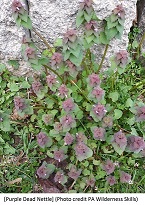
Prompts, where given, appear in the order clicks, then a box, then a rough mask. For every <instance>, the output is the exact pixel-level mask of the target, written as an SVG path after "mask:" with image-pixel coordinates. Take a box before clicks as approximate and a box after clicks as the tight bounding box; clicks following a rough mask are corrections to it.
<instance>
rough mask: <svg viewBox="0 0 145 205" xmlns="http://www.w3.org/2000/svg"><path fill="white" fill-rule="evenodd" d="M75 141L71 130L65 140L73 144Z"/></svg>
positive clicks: (68, 143)
mask: <svg viewBox="0 0 145 205" xmlns="http://www.w3.org/2000/svg"><path fill="white" fill-rule="evenodd" d="M73 141H74V136H73V135H71V134H70V133H69V132H67V133H66V135H65V137H64V142H65V144H66V145H71V144H72V143H73Z"/></svg>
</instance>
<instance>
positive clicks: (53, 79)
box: [46, 74, 58, 89]
mask: <svg viewBox="0 0 145 205" xmlns="http://www.w3.org/2000/svg"><path fill="white" fill-rule="evenodd" d="M46 82H47V85H48V87H49V88H50V89H52V87H53V86H56V85H57V83H58V81H57V78H56V76H55V75H53V74H51V75H48V76H47V77H46Z"/></svg>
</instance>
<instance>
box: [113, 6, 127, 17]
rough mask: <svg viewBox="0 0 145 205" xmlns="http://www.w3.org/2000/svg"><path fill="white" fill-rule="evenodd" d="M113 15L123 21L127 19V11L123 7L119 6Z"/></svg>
mask: <svg viewBox="0 0 145 205" xmlns="http://www.w3.org/2000/svg"><path fill="white" fill-rule="evenodd" d="M113 13H114V14H115V15H117V16H118V17H119V18H121V19H123V20H124V18H125V11H124V8H123V6H122V5H118V6H117V7H116V8H115V9H114V10H113Z"/></svg>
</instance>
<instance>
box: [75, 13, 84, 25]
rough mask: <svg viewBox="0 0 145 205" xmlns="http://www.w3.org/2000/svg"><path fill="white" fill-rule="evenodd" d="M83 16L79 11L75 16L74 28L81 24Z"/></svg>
mask: <svg viewBox="0 0 145 205" xmlns="http://www.w3.org/2000/svg"><path fill="white" fill-rule="evenodd" d="M83 21H84V16H83V12H82V10H80V11H79V12H78V14H77V16H76V26H77V28H78V27H79V26H80V25H81V24H82V23H83Z"/></svg>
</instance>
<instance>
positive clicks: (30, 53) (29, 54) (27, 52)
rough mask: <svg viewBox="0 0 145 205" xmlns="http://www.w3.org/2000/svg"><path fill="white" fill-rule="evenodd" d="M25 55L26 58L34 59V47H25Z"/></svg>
mask: <svg viewBox="0 0 145 205" xmlns="http://www.w3.org/2000/svg"><path fill="white" fill-rule="evenodd" d="M25 55H26V58H27V59H28V60H29V59H34V58H35V57H36V53H35V49H34V48H31V47H27V48H26V50H25Z"/></svg>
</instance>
